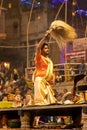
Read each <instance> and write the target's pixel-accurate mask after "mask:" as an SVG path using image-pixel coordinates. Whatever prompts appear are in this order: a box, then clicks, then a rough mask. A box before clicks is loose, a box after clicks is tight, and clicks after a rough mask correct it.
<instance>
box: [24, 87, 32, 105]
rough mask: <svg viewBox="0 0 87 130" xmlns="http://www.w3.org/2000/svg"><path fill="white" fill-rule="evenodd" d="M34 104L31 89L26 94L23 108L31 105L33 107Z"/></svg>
mask: <svg viewBox="0 0 87 130" xmlns="http://www.w3.org/2000/svg"><path fill="white" fill-rule="evenodd" d="M33 104H34V100H33V95H32V91H31V90H30V89H28V90H27V92H26V94H25V98H24V100H23V106H29V105H33Z"/></svg>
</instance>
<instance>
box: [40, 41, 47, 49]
mask: <svg viewBox="0 0 87 130" xmlns="http://www.w3.org/2000/svg"><path fill="white" fill-rule="evenodd" d="M44 46H48V44H47V43H46V42H45V43H44V44H43V45H42V47H41V50H43V48H44Z"/></svg>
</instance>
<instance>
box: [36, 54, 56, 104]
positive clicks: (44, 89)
mask: <svg viewBox="0 0 87 130" xmlns="http://www.w3.org/2000/svg"><path fill="white" fill-rule="evenodd" d="M35 64H36V69H35V71H34V102H35V104H36V105H46V104H53V103H55V102H56V99H55V97H54V92H53V90H52V87H51V83H53V79H54V76H53V63H52V61H51V60H50V59H49V58H48V57H44V56H42V55H40V54H37V55H36V57H35Z"/></svg>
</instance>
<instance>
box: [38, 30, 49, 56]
mask: <svg viewBox="0 0 87 130" xmlns="http://www.w3.org/2000/svg"><path fill="white" fill-rule="evenodd" d="M49 34H50V30H48V31H47V32H46V34H45V35H44V37H43V38H42V39H41V40H40V42H39V44H38V46H37V50H36V53H38V54H39V53H41V47H42V45H43V44H44V42H45V40H46V38H47V36H48V35H49Z"/></svg>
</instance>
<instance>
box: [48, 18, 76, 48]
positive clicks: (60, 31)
mask: <svg viewBox="0 0 87 130" xmlns="http://www.w3.org/2000/svg"><path fill="white" fill-rule="evenodd" d="M50 30H51V33H50V35H51V37H52V38H53V39H55V40H56V42H57V44H58V46H59V48H60V50H61V49H63V48H65V45H66V43H67V42H68V41H72V40H74V39H75V38H76V37H77V34H76V31H75V29H74V28H73V27H72V26H70V25H69V24H67V23H65V22H64V21H61V20H55V21H53V22H52V23H51V25H50Z"/></svg>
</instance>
